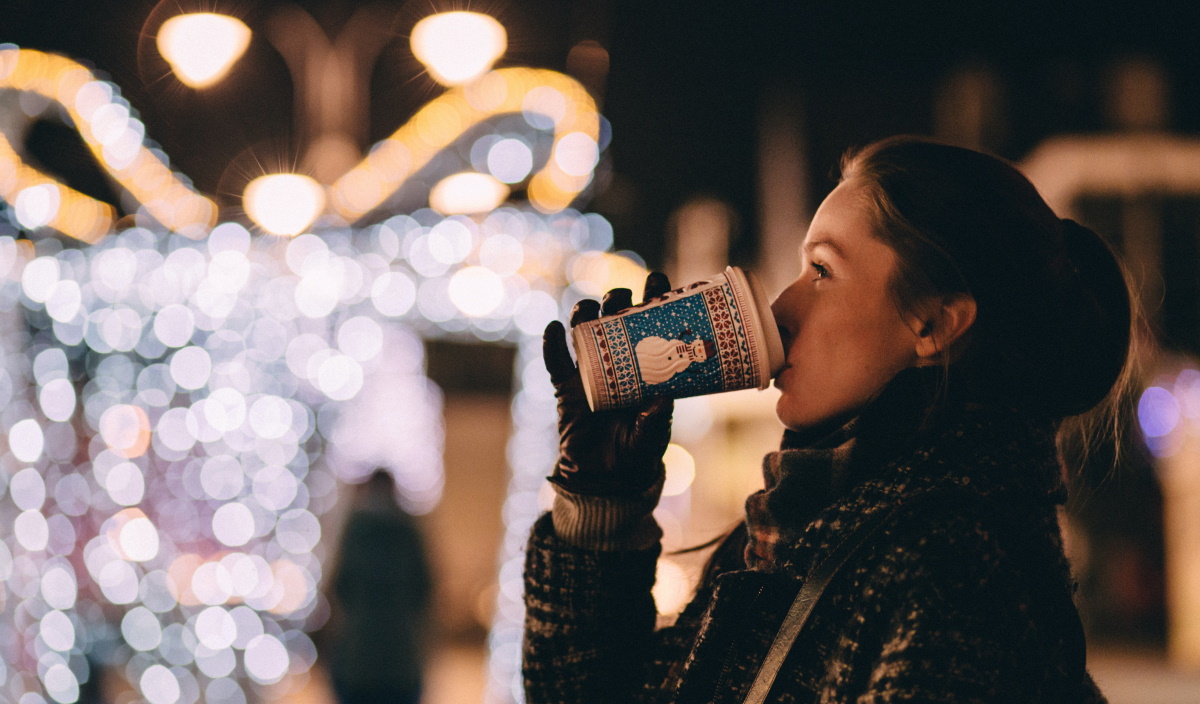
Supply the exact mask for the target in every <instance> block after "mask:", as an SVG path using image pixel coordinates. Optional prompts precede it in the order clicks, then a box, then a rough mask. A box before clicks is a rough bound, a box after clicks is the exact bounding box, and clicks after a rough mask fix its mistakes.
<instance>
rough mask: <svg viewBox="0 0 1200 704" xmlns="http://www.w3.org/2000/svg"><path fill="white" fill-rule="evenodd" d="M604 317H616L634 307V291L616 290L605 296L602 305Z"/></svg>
mask: <svg viewBox="0 0 1200 704" xmlns="http://www.w3.org/2000/svg"><path fill="white" fill-rule="evenodd" d="M600 307H601V311H602V312H603V313H604V315H616V314H617V313H620V312H621V311H623V310H625V309H626V308H632V307H633V291H630V290H629V289H627V288H614V289H611V290H610V291H609V292H608V293H606V294H604V298H603V299H602V303H601V306H600Z"/></svg>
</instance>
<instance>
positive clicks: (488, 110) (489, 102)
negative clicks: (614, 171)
mask: <svg viewBox="0 0 1200 704" xmlns="http://www.w3.org/2000/svg"><path fill="white" fill-rule="evenodd" d="M522 112H523V113H526V114H530V113H536V114H540V115H543V116H545V118H546V119H548V120H549V121H550V122H551V124H552V125H553V128H554V144H553V147H552V149H551V153H550V158H549V159H547V161H546V164H545V165H544V167H543V168H542V169H541V170H540V171H538V172H537V173H536V174H534V175H533V177H532V178H531V179H530V182H529V185H528V188H527V195H528V197H529V202H530V204H531V205H533V207H535V208H536V209H538V210H539V211H541V212H543V213H555V212H558V211H560V210H563V209H564V208H567V207H568V206H570V204H571V202H572V201H574V200H575V198H576V197H577V196H578V195H579V194H580V192H582V191H583V189H585V188H586V187H587V186H588V184H589V183H591V180H592V170H593V168H594V167H595V166H596V160H597V158H598V155H599V148H598V146H597V143H598V141H599V139H600V115H599V113H598V112H596V103H595V101H593V100H592V98H591V96H590V95H588V93H587V90H585V89H584V88H583V86H581V85H580V84H579V83H578V82H577V81H575V80H574V79H571V78H569V77H567V76H564V75H563V74H561V73H558V72H556V71H547V70H542V69H531V68H504V69H497V70H494V71H491V72H489V73H487V74H485V75H484V76H483V77H482V78H480V79H479V80H477V81H475V82H473V83H470V84H467V85H465V86H460V87H456V88H452V89H450V90H448V91H446V92H445V93H444V94H442V95H441V96H439V97H437V98H435V99H433V100H432V101H430V102H429V103H428V104H427V105H425V106H424V107H422V108H421V109H420V110H419V111H418V112H417V114H416V115H414V116H413V118H412V119H411V120H409V121H408V122H407V123H405V124H404V125H403V126H401V127H400V128H399V129H398V130H396V131H395V132H394V133H393V134H392V135H391V136H389V137H388V138H387V139H384V140H383V141H381V142H379V143H378V144H376V145H375V147H374V148H373V149H372V150H371V154H370V155H368V156H367V157H366V158H365V159H363V160H362V162H360V163H359V164H358V165H357V166H355V167H354V168H353V169H351V170H350V171H348V172H347V173H346V174H345V175H343V176H342V177H341V178H339V179H338V180H337V181H336V182H335V183H334V184H333V186H332V188H331V191H332V195H333V197H332V199H331V201H332V203H333V205H334V207H335V208H336V209H337V211H338V212H339V213H340V214H341V215H343V216H344V217H345V218H346V219H347V220H349V221H351V222H353V221H355V220H357V219H358V218H359V217H361V216H362V215H364V214H366V213H368V212H370V211H372V210H374V209H376V208H378V207H379V206H381V205H382V204H383V203H384V202H385V201H386V199H387V197H388V196H390V195H391V194H392V193H394V192H395V191H396V190H397V189H398V188H399V187H400V186H401V185H403V182H404V180H405V179H406V178H407V177H409V176H410V175H411V174H413V173H416V172H417V171H419V170H420V169H421V168H422V167H423V166H425V165H426V164H428V163H429V161H430V160H431V159H433V157H434V156H436V155H437V154H438V153H439V152H441V151H442V150H443V149H445V148H446V147H448V146H450V145H451V144H452V143H453V142H454V141H455V140H456V139H458V138H459V137H460V136H461V135H462V134H463V133H465V132H466V131H467V130H469V129H471V128H472V127H475V126H476V125H479V124H481V123H483V122H484V121H486V120H488V119H490V118H493V117H496V116H498V115H504V114H508V113H522Z"/></svg>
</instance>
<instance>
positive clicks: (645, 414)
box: [634, 397, 675, 459]
mask: <svg viewBox="0 0 1200 704" xmlns="http://www.w3.org/2000/svg"><path fill="white" fill-rule="evenodd" d="M674 410H675V401H674V400H672V399H670V398H665V397H659V398H656V399H654V400H652V401H650V402H649V403H647V404H646V406H645V407H643V408H642V410H641V412H640V413H638V415H637V418H636V419H635V420H634V435H635V437H637V438H638V439H639V440H640V441H641V442H642V443H643V446H647V445H648V446H649V447H655V446H658V447H666V445H667V442H668V441H670V439H671V414H672V413H673V412H674ZM655 459H657V458H655Z"/></svg>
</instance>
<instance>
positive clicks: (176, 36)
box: [155, 12, 250, 88]
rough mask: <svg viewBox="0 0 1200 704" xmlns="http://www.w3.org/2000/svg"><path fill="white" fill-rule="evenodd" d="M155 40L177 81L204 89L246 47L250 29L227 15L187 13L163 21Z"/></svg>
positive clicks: (221, 74)
mask: <svg viewBox="0 0 1200 704" xmlns="http://www.w3.org/2000/svg"><path fill="white" fill-rule="evenodd" d="M155 42H156V43H157V45H158V51H159V53H160V54H162V56H163V58H164V59H166V60H167V63H169V64H170V65H171V70H172V71H174V72H175V75H176V76H177V77H178V78H179V80H180V81H182V82H183V83H185V84H186V85H189V86H191V87H192V88H206V87H208V86H211V85H213V84H214V83H216V82H217V81H220V80H221V79H222V78H224V77H225V74H226V73H228V72H229V69H230V68H232V67H233V64H234V63H235V62H237V60H238V59H239V58H241V56H242V54H243V53H244V52H245V51H246V47H248V46H250V28H249V27H247V26H246V24H245V23H244V22H242V21H241V20H239V19H237V18H236V17H230V16H228V15H221V14H217V13H213V12H196V13H189V14H186V15H176V16H174V17H172V18H170V19H168V20H167V21H166V22H163V24H162V26H161V27H159V29H158V37H157V38H156V39H155Z"/></svg>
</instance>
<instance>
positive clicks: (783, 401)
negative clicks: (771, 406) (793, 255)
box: [771, 181, 920, 430]
mask: <svg viewBox="0 0 1200 704" xmlns="http://www.w3.org/2000/svg"><path fill="white" fill-rule="evenodd" d="M867 202H868V201H867V194H866V193H865V191H864V190H863V187H862V186H860V185H858V184H856V183H855V182H853V181H848V182H843V183H841V184H840V185H839V186H838V187H837V188H835V189H834V190H833V192H832V193H830V194H829V197H827V198H826V199H825V201H824V202H823V203H821V207H820V208H818V209H817V212H816V215H815V216H814V217H813V221H812V225H811V227H809V230H808V235H807V236H806V237H805V239H804V244H803V245H802V246H801V250H800V267H801V271H800V277H799V278H798V279H796V280H795V281H794V282H792V284H791V285H790V286H788V288H786V289H785V290H784V291H783V293H781V294H779V297H778V298H777V299H775V302H774V303H772V304H771V309H772V310H773V311H774V313H775V320H776V322H777V323H778V324H779V327H780V333H781V334H782V336H783V345H784V351H785V356H786V364H785V365H784V367H783V370H782V371H780V372H779V374H778V375H776V377H775V387H776V388H778V389H779V390H780V391H781V392H782V396H781V397H780V398H779V401H778V403H777V404H776V407H775V411H776V413H777V414H778V416H779V419H780V420H781V421H782V422H783V424H784V425H785V426H787V427H789V428H792V429H793V430H801V429H804V428H810V427H813V426H816V425H818V424H820V423H823V422H826V421H831V420H834V419H839V418H842V417H849V416H850V415H852V414H853V413H855V412H857V411H858V410H859V409H861V408H862V407H863V406H864V405H866V404H867V402H868V401H870V400H871V399H872V398H873V397H874V396H875V395H876V394H877V393H879V391H880V390H882V389H883V387H884V386H885V385H886V384H887V383H888V382H889V381H891V379H892V377H894V376H895V375H896V374H897V373H898V372H900V371H901V370H902V369H905V368H906V367H909V366H913V365H914V364H915V363H916V362H917V360H918V355H917V352H916V344H917V342H918V333H917V331H918V330H919V329H920V325H919V321H918V320H917V319H916V318H915V317H911V316H910V317H909V319H908V320H906V319H905V317H904V316H902V315H901V313H900V311H899V310H898V308H897V306H896V303H895V300H894V299H893V297H892V295H891V290H890V287H889V282H890V281H891V277H892V273H893V271H895V268H896V254H895V252H893V251H892V249H891V248H890V247H888V246H887V245H886V244H884V243H883V242H882V241H880V240H879V239H877V238H876V237H875V236H874V235H873V234H871V223H870V219H869V217H868V210H867Z"/></svg>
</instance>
